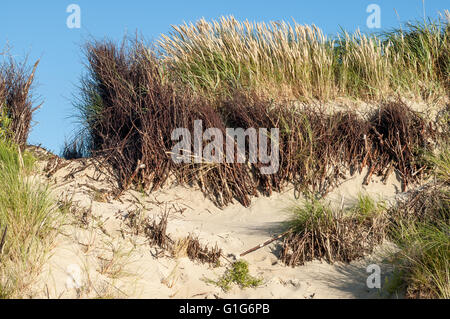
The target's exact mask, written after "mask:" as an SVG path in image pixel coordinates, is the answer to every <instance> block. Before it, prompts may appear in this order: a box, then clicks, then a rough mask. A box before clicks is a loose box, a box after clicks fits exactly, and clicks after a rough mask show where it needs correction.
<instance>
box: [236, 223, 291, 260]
mask: <svg viewBox="0 0 450 319" xmlns="http://www.w3.org/2000/svg"><path fill="white" fill-rule="evenodd" d="M290 232H292V229H289V230H288V231H286V232H284V233H282V234H281V235H278V236H275V237H274V238H272V239H269V240H268V241H266V242H264V243H262V244H260V245H258V246H256V247H253V248H252V249H249V250H247V251H246V252H243V253H242V254H240V256H241V257H243V256H245V255H248V254H250V253H252V252H254V251H256V250H258V249H261V248H263V247H265V246H267V245H269V244H271V243H273V242H274V241H275V240H278V239H281V238H283V237H284V236H286V235H287V234H289V233H290Z"/></svg>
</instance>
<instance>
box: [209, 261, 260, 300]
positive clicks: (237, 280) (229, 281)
mask: <svg viewBox="0 0 450 319" xmlns="http://www.w3.org/2000/svg"><path fill="white" fill-rule="evenodd" d="M206 282H208V283H212V284H214V285H216V286H218V287H220V288H222V289H223V290H224V291H225V292H227V291H229V290H230V289H231V286H232V285H233V284H236V285H238V286H239V287H240V288H241V289H244V288H256V287H258V286H260V285H261V284H262V279H261V278H256V277H253V276H251V275H250V271H249V269H248V263H247V262H246V261H243V260H239V261H236V262H234V263H233V264H232V266H231V268H228V269H227V270H226V271H225V274H223V276H222V277H220V278H219V279H218V280H216V281H215V280H211V279H207V280H206Z"/></svg>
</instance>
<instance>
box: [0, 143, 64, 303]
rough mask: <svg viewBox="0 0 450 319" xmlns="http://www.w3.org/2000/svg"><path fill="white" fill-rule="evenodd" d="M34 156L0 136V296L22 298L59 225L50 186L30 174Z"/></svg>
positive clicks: (37, 271) (41, 262)
mask: <svg viewBox="0 0 450 319" xmlns="http://www.w3.org/2000/svg"><path fill="white" fill-rule="evenodd" d="M33 162H34V161H33V158H32V156H31V155H30V154H28V153H25V154H24V155H22V154H21V152H20V151H19V147H18V146H17V145H16V144H14V143H12V142H8V141H5V140H4V139H0V225H1V227H0V228H2V230H3V229H5V231H4V232H3V236H4V238H2V249H1V251H0V297H1V298H22V297H25V296H26V295H28V293H30V287H31V284H32V283H33V281H34V280H35V278H36V276H37V275H39V270H40V267H41V266H42V264H43V262H44V261H45V258H46V256H47V253H48V250H49V248H50V246H51V243H52V241H53V239H54V235H55V231H56V230H57V229H58V225H59V221H60V220H59V216H60V215H59V214H58V212H57V211H56V207H55V205H54V202H53V200H52V199H51V197H50V195H49V190H48V189H47V187H46V186H45V185H42V184H41V183H39V182H36V181H35V180H34V179H33V178H30V177H29V176H28V174H27V172H31V170H32V165H33Z"/></svg>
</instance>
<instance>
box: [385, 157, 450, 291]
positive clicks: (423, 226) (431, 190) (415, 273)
mask: <svg viewBox="0 0 450 319" xmlns="http://www.w3.org/2000/svg"><path fill="white" fill-rule="evenodd" d="M447 153H448V150H443V151H442V152H441V153H440V154H436V155H430V156H429V157H428V160H430V161H431V162H432V163H434V164H435V166H434V171H435V177H436V179H435V180H434V181H433V182H432V183H431V184H428V185H425V186H424V187H422V188H421V189H419V190H416V191H414V192H411V193H410V194H409V196H408V197H407V198H406V199H405V200H404V201H401V202H400V203H399V204H398V205H397V206H396V207H393V208H392V209H391V212H390V215H391V216H392V225H391V229H390V238H391V239H392V240H393V241H394V243H396V244H397V246H398V248H399V251H398V252H396V253H394V254H393V258H392V261H393V264H394V267H395V273H396V276H395V285H391V286H390V290H391V292H394V291H398V290H406V296H407V297H409V298H443V299H448V298H449V297H450V273H449V269H450V268H449V266H450V265H449V261H450V189H449V180H448V171H449V170H450V165H449V164H450V162H449V161H448V154H447Z"/></svg>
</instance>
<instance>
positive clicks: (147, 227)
mask: <svg viewBox="0 0 450 319" xmlns="http://www.w3.org/2000/svg"><path fill="white" fill-rule="evenodd" d="M172 209H173V207H172V208H170V209H167V207H166V209H165V211H164V212H163V213H162V214H161V215H160V218H159V220H158V221H157V220H153V221H150V220H149V219H148V218H143V217H142V216H141V213H140V212H139V211H135V212H132V213H131V214H130V215H129V216H128V217H127V219H126V220H125V222H126V224H127V225H128V227H129V228H130V229H131V232H132V234H133V235H140V234H142V235H145V236H146V237H147V238H148V240H149V243H150V245H154V246H157V247H159V248H161V249H162V252H169V254H170V256H172V257H175V258H180V257H185V256H187V257H188V258H189V259H190V260H192V261H198V262H200V263H203V264H209V265H211V266H213V267H217V266H219V265H220V257H221V256H222V249H220V248H219V247H218V246H217V244H216V245H215V246H214V247H209V246H208V245H203V244H201V243H200V241H199V239H198V237H195V236H193V235H191V234H190V235H188V236H186V237H183V238H180V239H178V240H173V239H172V238H171V236H169V234H167V224H168V221H169V214H170V212H171V211H172Z"/></svg>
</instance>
